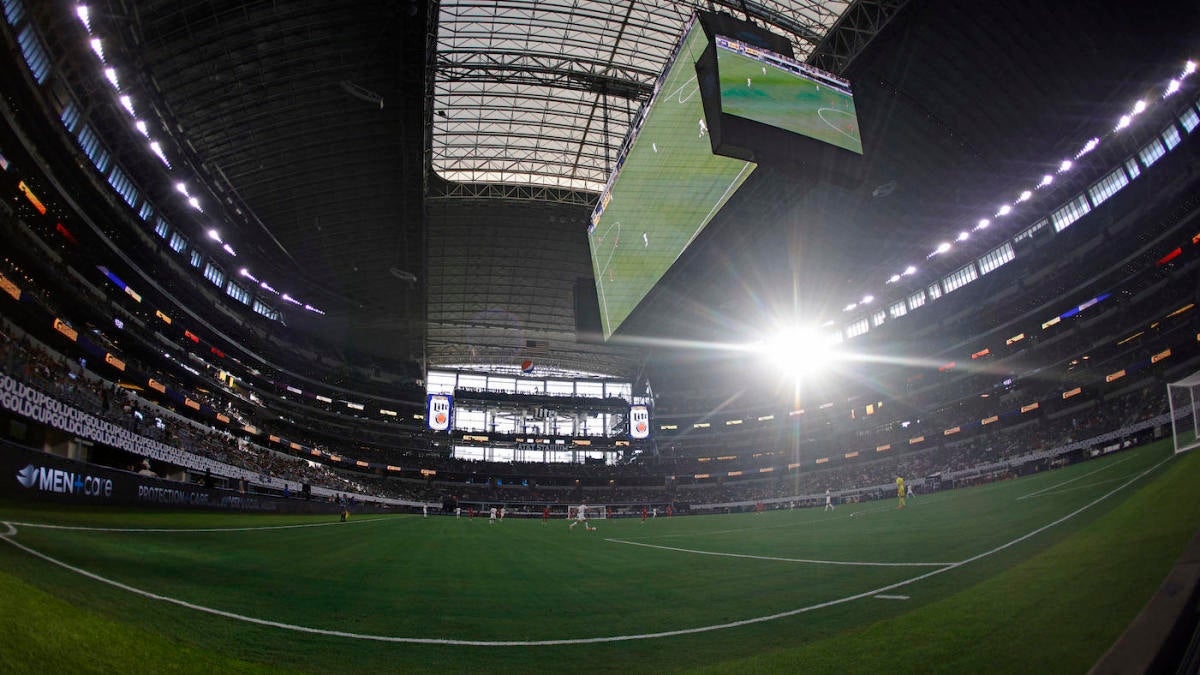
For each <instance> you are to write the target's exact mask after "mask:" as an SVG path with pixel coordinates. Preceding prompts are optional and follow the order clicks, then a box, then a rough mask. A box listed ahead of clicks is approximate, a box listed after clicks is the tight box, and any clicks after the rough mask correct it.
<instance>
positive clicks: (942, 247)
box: [934, 241, 950, 253]
mask: <svg viewBox="0 0 1200 675" xmlns="http://www.w3.org/2000/svg"><path fill="white" fill-rule="evenodd" d="M934 250H935V251H937V252H938V253H945V252H946V251H949V250H950V242H948V241H943V242H942V243H940V244H938V246H937V248H936V249H934Z"/></svg>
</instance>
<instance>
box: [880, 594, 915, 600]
mask: <svg viewBox="0 0 1200 675" xmlns="http://www.w3.org/2000/svg"><path fill="white" fill-rule="evenodd" d="M875 599H876V600H908V596H907V595H877V596H875Z"/></svg>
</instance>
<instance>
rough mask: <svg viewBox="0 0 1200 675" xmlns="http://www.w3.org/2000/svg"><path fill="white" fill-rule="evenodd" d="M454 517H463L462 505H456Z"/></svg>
mask: <svg viewBox="0 0 1200 675" xmlns="http://www.w3.org/2000/svg"><path fill="white" fill-rule="evenodd" d="M454 517H455V518H462V507H461V506H456V507H454Z"/></svg>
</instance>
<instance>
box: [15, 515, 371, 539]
mask: <svg viewBox="0 0 1200 675" xmlns="http://www.w3.org/2000/svg"><path fill="white" fill-rule="evenodd" d="M381 520H390V519H389V518H367V519H364V520H347V521H346V522H344V523H343V522H341V521H333V522H328V523H307V524H304V525H258V526H256V527H90V526H86V525H51V524H49V523H22V522H18V521H15V520H14V521H6V522H5V524H6V525H8V526H9V527H10V528H12V527H13V526H14V525H19V526H21V527H32V528H36V529H40V530H74V531H77V532H131V533H138V532H157V533H162V532H167V533H172V534H186V533H189V532H260V531H262V530H296V529H300V528H305V527H331V526H335V525H338V526H340V525H356V524H358V523H375V522H379V521H381ZM12 534H16V530H15V529H14V530H13V531H12V532H10V533H9V536H11V535H12Z"/></svg>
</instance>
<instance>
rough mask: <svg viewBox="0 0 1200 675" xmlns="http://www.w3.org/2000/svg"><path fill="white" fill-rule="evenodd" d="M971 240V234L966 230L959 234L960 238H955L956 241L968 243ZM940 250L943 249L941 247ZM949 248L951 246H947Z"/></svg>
mask: <svg viewBox="0 0 1200 675" xmlns="http://www.w3.org/2000/svg"><path fill="white" fill-rule="evenodd" d="M970 238H971V233H970V232H967V231H965V230H964V231H962V232H959V233H958V237H956V238H955V241H966V240H968V239H970ZM938 248H941V247H940V246H939V247H938ZM947 248H949V244H947Z"/></svg>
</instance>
